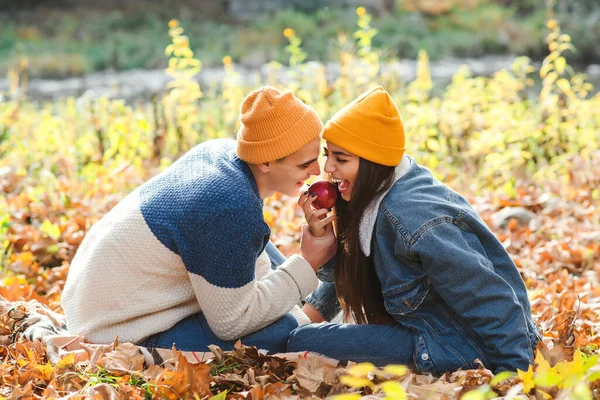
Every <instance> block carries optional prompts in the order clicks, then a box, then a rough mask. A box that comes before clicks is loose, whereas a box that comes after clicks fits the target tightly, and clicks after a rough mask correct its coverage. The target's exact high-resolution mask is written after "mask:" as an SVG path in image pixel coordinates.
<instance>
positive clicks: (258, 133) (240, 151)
mask: <svg viewBox="0 0 600 400" xmlns="http://www.w3.org/2000/svg"><path fill="white" fill-rule="evenodd" d="M240 121H241V122H242V127H241V128H240V130H239V131H238V134H237V155H238V157H239V158H240V159H242V160H244V161H246V162H248V163H251V164H261V163H264V162H268V161H274V160H277V159H280V158H283V157H287V156H289V155H290V154H292V153H295V152H296V151H298V150H300V149H301V148H302V147H304V146H305V145H307V144H308V143H310V142H311V141H312V140H314V139H315V138H318V137H319V135H320V134H321V131H322V130H323V123H322V122H321V119H320V118H319V116H318V115H317V113H316V112H315V111H314V110H313V109H312V108H310V107H309V106H307V105H306V104H304V103H303V102H302V101H301V100H299V99H298V98H297V97H296V96H294V94H293V93H292V92H289V91H288V92H283V93H282V92H280V91H279V90H277V89H275V88H274V87H270V86H265V87H263V88H261V89H259V90H256V91H254V92H252V93H250V94H249V95H248V96H246V98H245V99H244V101H243V103H242V109H241V114H240Z"/></svg>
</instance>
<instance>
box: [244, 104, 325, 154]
mask: <svg viewBox="0 0 600 400" xmlns="http://www.w3.org/2000/svg"><path fill="white" fill-rule="evenodd" d="M243 129H244V127H243V126H242V128H241V129H240V131H242V130H243ZM322 130H323V124H322V122H321V119H320V118H319V116H318V115H317V114H316V113H315V112H314V111H313V110H312V109H311V108H308V107H306V112H305V113H304V114H303V115H302V117H300V118H299V119H298V120H297V121H296V122H295V123H294V124H293V125H292V126H291V127H289V128H288V129H287V130H286V131H285V132H281V133H280V134H279V135H277V136H275V137H273V138H271V139H268V140H263V141H259V142H257V141H248V140H244V139H242V138H243V137H244V136H245V135H244V134H243V132H240V133H238V139H237V154H238V157H239V158H240V159H241V160H243V161H245V162H247V163H250V164H262V163H265V162H268V161H274V160H278V159H280V158H284V157H287V156H289V155H290V154H293V153H295V152H296V151H298V150H300V149H301V148H302V147H304V146H306V145H307V144H308V143H310V142H311V141H312V140H314V139H316V138H318V137H319V135H320V134H321V131H322Z"/></svg>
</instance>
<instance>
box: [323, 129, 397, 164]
mask: <svg viewBox="0 0 600 400" xmlns="http://www.w3.org/2000/svg"><path fill="white" fill-rule="evenodd" d="M348 135H351V137H348ZM323 139H325V140H327V141H329V142H331V143H333V144H335V145H336V146H339V147H341V148H342V149H344V150H346V151H349V152H350V153H352V154H354V155H357V156H359V157H361V158H364V159H365V160H368V161H371V162H374V163H377V164H381V165H387V166H390V167H395V166H396V165H398V164H399V163H400V160H401V159H402V156H403V155H404V151H405V149H404V147H390V146H383V145H380V144H377V143H373V142H370V141H368V140H366V139H364V138H363V137H361V136H358V135H355V134H354V133H352V132H351V131H349V130H348V129H346V128H344V127H343V126H341V125H339V124H337V123H335V122H333V121H329V122H328V123H327V126H326V128H325V130H324V131H323Z"/></svg>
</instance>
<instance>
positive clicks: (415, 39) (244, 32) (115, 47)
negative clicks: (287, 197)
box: [0, 0, 600, 77]
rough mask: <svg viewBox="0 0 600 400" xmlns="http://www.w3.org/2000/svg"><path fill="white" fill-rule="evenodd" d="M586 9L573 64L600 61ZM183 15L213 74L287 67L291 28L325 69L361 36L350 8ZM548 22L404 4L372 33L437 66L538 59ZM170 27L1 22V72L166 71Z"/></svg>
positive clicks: (599, 34) (70, 19)
mask: <svg viewBox="0 0 600 400" xmlns="http://www.w3.org/2000/svg"><path fill="white" fill-rule="evenodd" d="M586 1H587V0H581V1H577V2H575V3H569V4H570V5H564V4H563V5H562V6H561V5H559V6H558V7H557V12H556V18H557V19H558V20H559V21H560V22H561V25H562V26H563V28H564V29H565V31H568V32H570V34H571V36H572V37H573V40H574V41H575V42H576V43H578V49H579V52H577V53H574V54H572V55H570V58H569V61H570V62H571V63H579V62H592V61H596V62H598V60H600V46H598V43H600V24H598V23H597V20H598V18H599V16H600V6H598V5H594V4H595V3H594V2H593V1H592V3H594V4H587V3H586ZM399 3H402V2H399ZM500 3H502V4H500ZM574 4H575V5H577V6H575V5H574ZM311 10H312V8H311ZM175 13H176V12H175ZM184 14H185V15H183V16H181V17H180V18H179V20H180V21H181V23H182V24H183V25H185V26H186V27H187V29H186V32H187V34H188V36H189V37H190V39H191V42H192V43H193V50H194V52H195V53H196V54H199V55H200V56H201V57H202V60H203V63H204V64H205V65H206V66H214V65H218V64H219V63H220V61H221V58H222V57H223V55H224V54H227V55H230V56H231V58H232V60H233V61H234V62H236V63H243V64H246V65H253V66H259V65H262V64H264V63H266V62H268V61H271V60H276V61H278V62H281V63H286V62H287V60H288V57H287V54H286V53H285V45H286V40H285V38H284V37H282V36H281V32H282V31H283V30H284V29H285V28H292V29H294V30H295V32H297V34H298V36H299V37H302V39H303V50H304V51H305V52H306V55H307V60H320V61H323V62H326V61H328V60H333V59H336V58H337V57H338V53H339V46H338V37H339V36H340V35H346V36H348V35H350V34H351V33H352V32H353V29H354V10H353V9H345V10H344V9H329V8H320V9H319V8H317V9H316V10H315V11H312V12H310V13H303V12H300V11H294V10H283V11H280V12H277V13H276V14H275V15H265V16H263V17H261V18H256V19H254V20H251V21H247V22H233V21H228V20H226V19H224V18H220V19H219V18H217V19H211V18H207V16H206V15H200V14H199V12H198V11H196V12H186V13H184ZM32 15H33V16H32ZM545 17H546V11H545V7H544V6H543V4H541V3H540V2H537V1H536V2H534V1H523V2H514V1H507V0H504V1H500V0H498V1H491V0H487V1H483V0H482V1H480V2H478V5H477V7H476V8H468V7H453V8H451V9H450V10H448V11H447V12H444V13H441V14H438V15H430V14H427V13H424V12H420V11H407V10H405V9H403V8H402V7H400V6H399V5H398V6H396V7H395V8H394V10H393V12H392V13H388V14H382V15H381V16H379V17H375V16H374V17H373V20H372V22H371V25H372V26H373V27H374V28H375V29H377V30H378V35H377V36H375V37H374V38H373V41H372V46H373V47H374V48H376V49H379V50H381V55H382V57H383V58H384V59H386V58H388V59H389V58H392V57H393V58H395V57H401V58H411V59H414V58H416V57H417V54H418V52H419V51H420V50H425V51H427V53H428V54H429V57H430V58H431V59H432V60H437V59H440V58H443V57H446V56H457V57H477V56H482V55H485V54H506V53H510V54H521V55H527V56H529V57H532V58H533V59H538V60H541V59H542V58H543V57H544V56H545V54H546V53H547V51H546V48H545V46H544V45H543V36H544V20H545ZM169 19H170V18H167V17H166V16H165V15H163V14H159V13H156V12H152V11H150V12H148V11H146V10H145V11H138V12H126V13H125V12H120V11H111V12H99V11H90V12H89V13H81V12H77V13H69V12H68V11H64V12H60V13H58V12H55V13H50V14H48V15H39V16H35V14H30V16H29V17H27V18H18V19H12V18H10V17H8V16H7V15H4V16H2V15H0V73H1V74H4V73H5V72H6V71H7V70H8V69H9V68H10V67H11V66H14V65H15V64H16V63H18V62H19V60H20V59H21V58H22V57H27V58H28V60H29V71H28V73H29V75H30V76H32V77H39V76H43V77H66V76H72V75H82V74H85V73H89V72H92V71H99V70H105V69H114V70H126V69H133V68H161V67H164V66H165V60H164V57H163V51H162V49H163V48H164V47H165V46H166V45H167V44H168V38H166V37H165V28H164V27H165V26H166V24H167V22H168V20H169Z"/></svg>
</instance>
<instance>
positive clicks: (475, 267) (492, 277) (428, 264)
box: [411, 223, 533, 371]
mask: <svg viewBox="0 0 600 400" xmlns="http://www.w3.org/2000/svg"><path fill="white" fill-rule="evenodd" d="M411 253H412V254H413V255H418V256H419V257H420V258H421V262H422V264H423V268H424V270H425V273H426V274H427V276H428V277H429V280H430V282H431V284H432V286H433V288H434V289H435V290H436V292H437V293H438V294H439V295H440V296H441V297H442V298H443V300H444V301H445V302H446V304H447V305H448V306H449V307H450V308H451V309H453V310H454V312H456V313H457V314H458V315H459V316H460V317H461V318H463V319H464V320H466V321H467V322H468V323H469V324H470V325H471V327H472V328H473V329H474V330H475V332H476V333H477V334H478V335H479V336H480V337H481V339H482V341H483V343H484V344H485V348H486V353H487V355H488V358H489V360H490V361H491V362H492V363H494V364H495V365H496V368H497V371H500V370H511V371H514V370H516V369H517V368H520V369H523V370H527V368H528V365H529V363H530V361H531V360H532V357H533V354H532V348H531V343H530V340H529V335H528V329H527V320H526V317H525V311H524V310H523V307H522V305H521V303H520V302H519V300H518V298H517V296H516V294H515V291H514V290H513V288H512V286H511V285H510V284H509V283H508V282H507V281H506V280H504V279H503V278H502V277H501V276H500V275H499V274H498V273H496V271H495V266H494V265H493V264H492V262H491V261H490V260H489V259H488V258H487V256H486V253H485V249H484V248H483V245H482V244H481V242H480V241H479V238H478V237H477V236H476V235H475V234H474V233H472V232H467V231H464V230H463V229H461V228H459V227H458V226H456V225H454V224H451V223H441V224H438V225H436V226H433V227H432V228H430V229H428V230H427V231H426V232H425V233H423V234H422V235H421V236H420V237H419V238H418V240H417V242H416V243H415V244H414V246H413V247H412V251H411ZM498 267H499V268H503V267H506V268H511V267H512V268H514V266H511V265H506V266H498Z"/></svg>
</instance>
